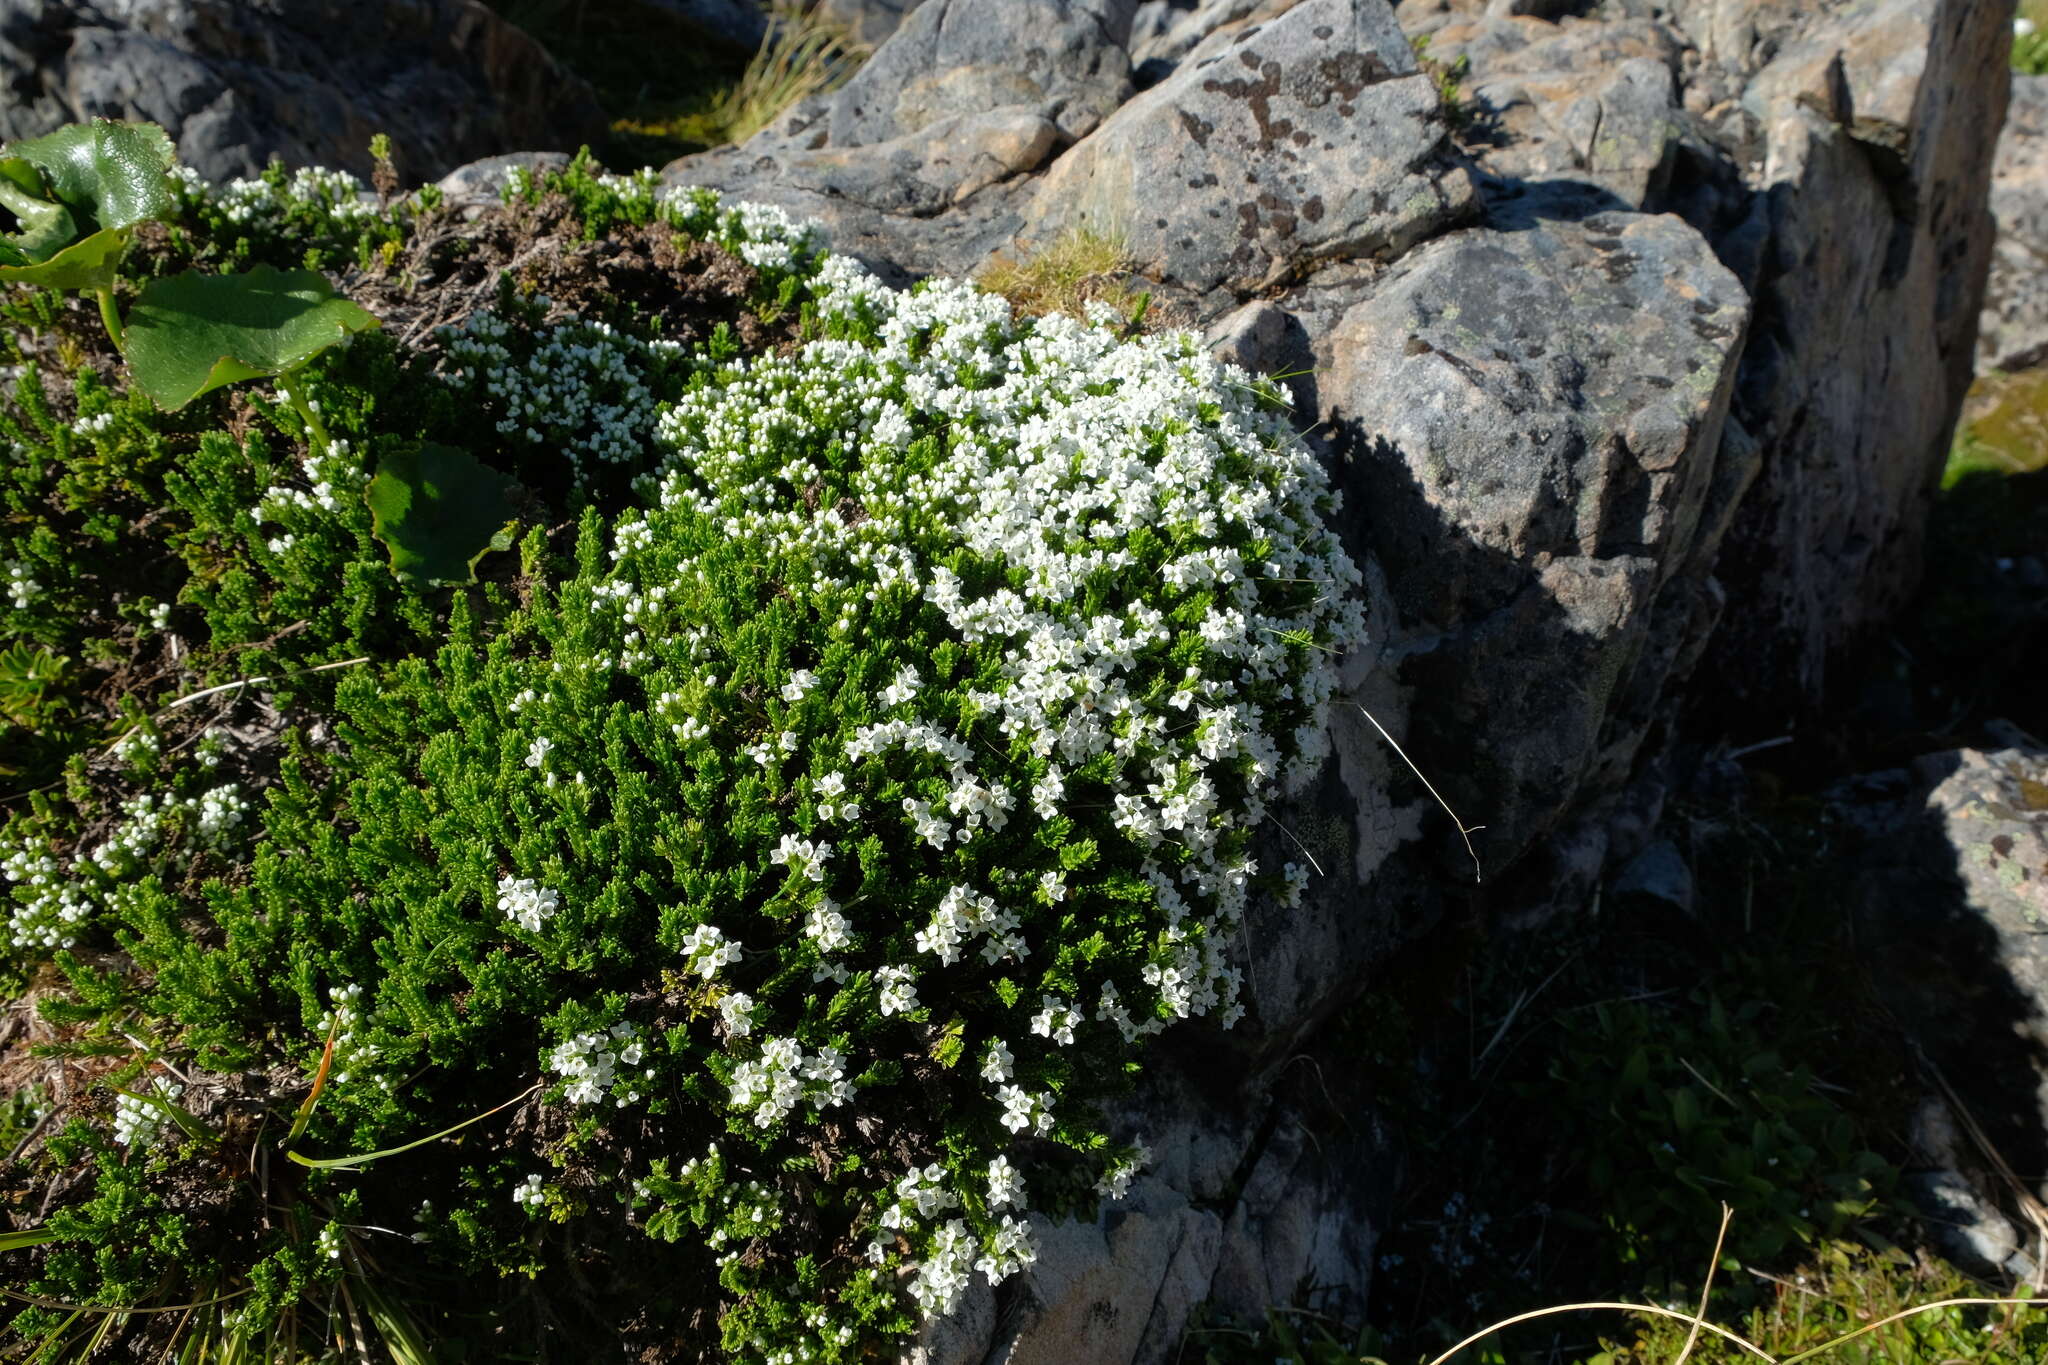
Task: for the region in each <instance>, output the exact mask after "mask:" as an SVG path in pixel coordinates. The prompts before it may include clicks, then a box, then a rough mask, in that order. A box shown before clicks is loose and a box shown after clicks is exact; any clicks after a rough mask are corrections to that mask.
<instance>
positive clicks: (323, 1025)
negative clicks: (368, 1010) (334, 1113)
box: [320, 983, 391, 1090]
mask: <svg viewBox="0 0 2048 1365" xmlns="http://www.w3.org/2000/svg"><path fill="white" fill-rule="evenodd" d="M368 1022H369V1021H368V1020H367V1018H366V1017H365V1016H364V1014H363V988H362V987H361V986H359V985H355V984H353V983H351V984H349V985H346V986H330V987H328V988H327V1014H326V1016H325V1017H323V1018H322V1019H321V1020H320V1033H321V1036H322V1037H323V1038H324V1037H326V1036H328V1034H329V1033H330V1032H331V1033H332V1035H333V1038H334V1057H333V1061H332V1063H331V1065H330V1067H329V1070H328V1074H327V1080H328V1083H329V1084H330V1085H347V1084H348V1083H349V1082H350V1081H351V1080H367V1081H369V1083H370V1084H372V1085H376V1086H380V1087H382V1088H383V1089H386V1090H389V1089H390V1088H391V1078H390V1077H389V1076H387V1075H383V1074H381V1073H380V1072H379V1071H378V1070H377V1058H378V1055H379V1053H380V1052H381V1049H380V1048H378V1046H377V1045H376V1044H375V1043H373V1042H371V1041H370V1040H369V1038H368V1037H367V1036H366V1032H367V1030H366V1027H365V1026H366V1025H367V1023H368Z"/></svg>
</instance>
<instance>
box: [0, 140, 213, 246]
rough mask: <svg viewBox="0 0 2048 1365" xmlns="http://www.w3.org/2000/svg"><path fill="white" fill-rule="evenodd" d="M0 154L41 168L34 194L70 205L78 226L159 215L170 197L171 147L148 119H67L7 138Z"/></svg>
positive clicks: (122, 223)
mask: <svg viewBox="0 0 2048 1365" xmlns="http://www.w3.org/2000/svg"><path fill="white" fill-rule="evenodd" d="M0 156H4V157H5V158H6V159H8V160H10V161H23V162H27V163H28V164H29V165H31V166H33V167H35V168H36V169H37V170H38V171H40V172H42V177H43V181H44V184H45V186H46V188H47V193H45V194H44V195H42V196H40V197H42V198H45V199H48V200H51V201H53V202H55V203H58V204H62V205H63V206H64V207H65V208H67V209H69V210H71V212H72V213H73V215H74V216H76V217H78V218H79V219H80V220H81V221H80V222H79V223H78V228H79V230H80V231H82V232H83V231H98V230H100V229H103V228H126V227H133V226H134V225H135V224H137V223H141V222H146V221H148V220H149V219H152V218H161V217H163V216H164V215H165V214H167V213H169V212H170V211H171V208H172V206H173V203H174V201H173V200H172V198H171V185H170V180H169V179H168V173H169V171H170V169H171V166H172V165H173V164H174V163H175V162H176V161H177V153H176V152H175V151H174V150H173V149H172V147H171V139H170V138H169V137H168V136H167V135H166V134H165V133H164V130H163V129H161V128H159V127H157V125H155V124H154V123H117V122H115V121H114V120H112V119H103V118H101V119H94V120H93V121H92V122H91V123H73V124H70V125H68V126H66V127H63V128H59V129H58V130H57V131H56V132H54V133H48V134H45V135H44V136H42V137H37V138H30V139H29V140H28V141H26V142H10V143H8V144H7V145H6V146H5V147H0ZM16 183H17V184H19V183H20V182H19V181H18V180H17V181H16ZM16 212H19V210H16Z"/></svg>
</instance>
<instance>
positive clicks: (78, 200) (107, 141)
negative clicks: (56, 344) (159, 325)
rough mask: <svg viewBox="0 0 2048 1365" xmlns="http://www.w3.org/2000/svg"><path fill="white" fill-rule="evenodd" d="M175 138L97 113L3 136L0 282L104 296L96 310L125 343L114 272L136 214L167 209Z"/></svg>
mask: <svg viewBox="0 0 2048 1365" xmlns="http://www.w3.org/2000/svg"><path fill="white" fill-rule="evenodd" d="M175 155H176V154H175V153H174V152H173V151H172V150H171V140H170V138H169V137H168V136H167V135H166V134H165V133H164V130H163V129H161V128H159V127H157V126H156V125H155V124H153V123H116V122H114V121H113V120H111V119H94V120H93V121H92V122H91V123H90V124H72V125H70V126H69V127H65V128H59V129H58V130H57V131H56V132H54V133H50V134H48V135H47V136H44V137H38V138H31V139H29V140H28V141H26V142H11V143H8V144H6V145H5V146H0V209H5V210H6V211H7V212H8V213H10V214H12V215H13V216H14V219H15V231H14V232H12V233H7V234H0V282H10V283H15V284H39V285H43V286H45V287H46V288H50V289H75V290H77V291H79V292H81V293H91V294H94V295H96V296H97V297H98V299H99V305H100V320H101V321H102V322H104V323H105V324H106V328H107V335H108V336H110V337H112V338H113V340H114V344H115V345H116V346H119V345H120V344H121V319H120V316H119V315H118V314H117V313H116V312H115V311H114V281H115V280H116V279H117V278H118V277H119V273H120V268H121V256H122V254H123V253H124V252H125V251H126V250H127V249H128V238H129V235H130V233H131V232H132V231H133V230H134V228H135V227H136V225H137V224H140V223H146V222H149V221H151V220H153V219H158V218H162V217H163V216H164V215H165V214H167V213H169V212H170V210H171V205H172V200H171V188H170V182H169V179H168V174H169V172H170V169H171V163H172V161H173V160H174V159H175Z"/></svg>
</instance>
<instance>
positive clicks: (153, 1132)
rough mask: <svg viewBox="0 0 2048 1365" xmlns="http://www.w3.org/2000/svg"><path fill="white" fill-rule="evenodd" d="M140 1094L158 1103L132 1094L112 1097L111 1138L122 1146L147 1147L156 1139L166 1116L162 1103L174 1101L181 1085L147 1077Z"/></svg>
mask: <svg viewBox="0 0 2048 1365" xmlns="http://www.w3.org/2000/svg"><path fill="white" fill-rule="evenodd" d="M141 1089H142V1093H143V1094H145V1095H153V1096H155V1097H156V1098H157V1100H161V1101H162V1103H161V1104H160V1103H157V1102H156V1100H151V1099H137V1098H136V1097H135V1096H134V1095H116V1096H115V1097H114V1141H116V1142H118V1143H120V1144H121V1145H122V1146H123V1147H138V1148H140V1147H148V1146H150V1145H151V1144H153V1143H154V1142H155V1141H156V1140H157V1136H158V1134H160V1133H162V1132H163V1130H164V1123H165V1121H166V1119H167V1118H168V1115H167V1114H166V1113H165V1112H164V1108H163V1105H165V1104H175V1103H176V1102H177V1099H178V1096H180V1095H182V1094H183V1093H184V1092H185V1087H184V1086H182V1085H178V1084H175V1083H173V1082H170V1081H159V1080H155V1079H151V1080H149V1081H147V1082H145V1083H144V1084H143V1086H142V1088H141Z"/></svg>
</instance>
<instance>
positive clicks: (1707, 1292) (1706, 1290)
mask: <svg viewBox="0 0 2048 1365" xmlns="http://www.w3.org/2000/svg"><path fill="white" fill-rule="evenodd" d="M1734 1216H1735V1210H1734V1209H1731V1208H1729V1207H1728V1205H1726V1204H1723V1205H1721V1230H1720V1231H1719V1232H1717V1233H1715V1234H1714V1256H1713V1259H1712V1260H1710V1261H1708V1262H1707V1282H1706V1283H1705V1284H1703V1285H1701V1286H1700V1311H1699V1312H1697V1313H1695V1314H1694V1315H1693V1319H1692V1330H1691V1331H1689V1332H1687V1333H1686V1334H1685V1345H1684V1346H1683V1347H1682V1348H1681V1349H1680V1350H1679V1352H1678V1359H1677V1360H1676V1361H1675V1362H1673V1365H1685V1362H1686V1361H1687V1360H1689V1359H1690V1358H1691V1357H1692V1348H1693V1347H1695V1346H1697V1345H1698V1344H1699V1340H1700V1324H1701V1323H1703V1322H1705V1321H1706V1320H1707V1300H1708V1298H1710V1297H1711V1296H1712V1295H1713V1292H1714V1272H1715V1271H1716V1270H1719V1269H1720V1268H1721V1248H1722V1247H1723V1246H1725V1245H1726V1244H1727V1241H1728V1220H1729V1219H1731V1218H1733V1217H1734Z"/></svg>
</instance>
